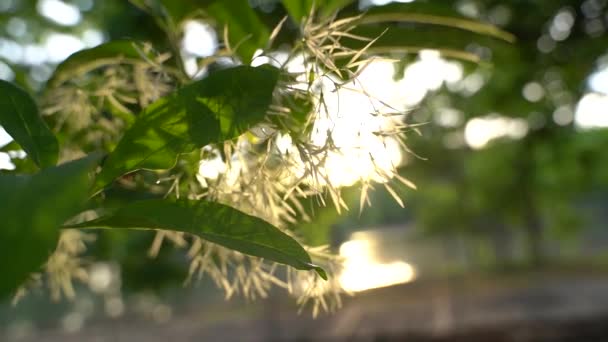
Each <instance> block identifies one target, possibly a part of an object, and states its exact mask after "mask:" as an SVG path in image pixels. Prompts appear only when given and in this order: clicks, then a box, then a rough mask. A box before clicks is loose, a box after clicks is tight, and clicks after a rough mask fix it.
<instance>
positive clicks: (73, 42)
mask: <svg viewBox="0 0 608 342" xmlns="http://www.w3.org/2000/svg"><path fill="white" fill-rule="evenodd" d="M44 46H45V48H46V51H47V54H48V57H49V61H50V62H51V63H59V62H61V61H63V60H64V59H66V58H68V57H69V56H70V55H71V54H73V53H74V52H76V51H79V50H82V49H84V48H85V45H84V43H83V42H82V40H80V39H78V37H76V36H73V35H71V34H64V33H51V34H50V35H49V36H48V37H47V38H46V41H45V43H44Z"/></svg>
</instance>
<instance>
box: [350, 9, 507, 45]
mask: <svg viewBox="0 0 608 342" xmlns="http://www.w3.org/2000/svg"><path fill="white" fill-rule="evenodd" d="M388 22H394V23H418V24H430V25H439V26H445V27H451V28H456V29H460V30H465V31H469V32H474V33H477V34H481V35H486V36H490V37H493V38H498V39H501V40H504V41H507V42H513V41H515V37H514V36H513V35H512V34H510V33H509V32H506V31H504V30H501V29H500V28H498V27H496V26H494V25H491V24H486V23H483V22H480V21H477V20H472V19H469V18H467V17H464V16H462V15H460V14H458V12H456V11H452V10H446V7H445V6H438V5H436V4H433V3H425V2H415V3H411V4H389V5H386V6H378V7H373V8H371V9H370V10H369V11H367V12H366V13H365V15H364V16H363V18H362V20H361V24H377V23H388Z"/></svg>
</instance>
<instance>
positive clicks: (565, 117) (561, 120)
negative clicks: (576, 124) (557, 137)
mask: <svg viewBox="0 0 608 342" xmlns="http://www.w3.org/2000/svg"><path fill="white" fill-rule="evenodd" d="M573 120H574V112H573V111H572V108H570V106H560V107H559V108H557V109H556V110H555V111H554V112H553V121H554V122H555V123H556V124H558V125H560V126H566V125H569V124H570V123H572V121H573Z"/></svg>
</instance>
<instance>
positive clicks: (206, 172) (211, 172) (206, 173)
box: [198, 153, 226, 180]
mask: <svg viewBox="0 0 608 342" xmlns="http://www.w3.org/2000/svg"><path fill="white" fill-rule="evenodd" d="M224 172H226V164H225V163H224V162H223V161H222V158H221V157H220V155H219V153H217V154H216V155H215V156H214V158H212V159H205V160H202V161H201V162H200V164H199V167H198V176H199V177H203V178H206V179H212V180H215V179H217V178H218V177H219V176H220V174H222V173H224Z"/></svg>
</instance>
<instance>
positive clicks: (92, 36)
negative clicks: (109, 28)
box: [82, 29, 105, 47]
mask: <svg viewBox="0 0 608 342" xmlns="http://www.w3.org/2000/svg"><path fill="white" fill-rule="evenodd" d="M104 40H105V39H104V37H103V33H102V32H101V31H99V30H95V29H87V30H85V31H84V32H83V33H82V41H83V42H84V45H86V46H87V47H94V46H97V45H99V44H101V43H103V42H104Z"/></svg>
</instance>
